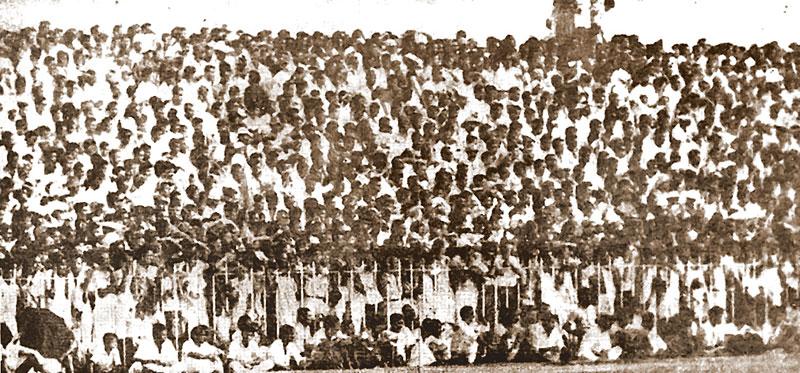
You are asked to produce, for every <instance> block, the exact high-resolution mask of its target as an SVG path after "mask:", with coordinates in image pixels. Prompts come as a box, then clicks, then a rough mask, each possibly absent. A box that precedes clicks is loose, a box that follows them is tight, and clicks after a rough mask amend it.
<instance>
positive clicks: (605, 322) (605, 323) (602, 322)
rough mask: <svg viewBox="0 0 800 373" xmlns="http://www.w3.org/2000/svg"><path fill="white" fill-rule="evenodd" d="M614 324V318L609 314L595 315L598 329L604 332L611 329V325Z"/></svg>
mask: <svg viewBox="0 0 800 373" xmlns="http://www.w3.org/2000/svg"><path fill="white" fill-rule="evenodd" d="M613 324H614V319H612V318H611V316H609V315H600V316H597V326H598V327H599V328H600V331H603V332H606V331H608V330H609V329H611V325H613Z"/></svg>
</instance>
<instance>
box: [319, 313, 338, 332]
mask: <svg viewBox="0 0 800 373" xmlns="http://www.w3.org/2000/svg"><path fill="white" fill-rule="evenodd" d="M322 326H323V328H325V335H326V336H327V337H328V338H332V337H333V336H335V335H336V333H337V332H338V331H339V328H340V323H339V318H337V317H336V316H333V315H329V316H326V317H325V320H323V322H322Z"/></svg>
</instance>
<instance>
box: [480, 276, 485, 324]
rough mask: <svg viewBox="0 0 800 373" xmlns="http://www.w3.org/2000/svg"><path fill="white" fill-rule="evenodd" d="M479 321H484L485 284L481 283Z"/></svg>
mask: <svg viewBox="0 0 800 373" xmlns="http://www.w3.org/2000/svg"><path fill="white" fill-rule="evenodd" d="M481 319H483V320H484V321H486V283H485V282H483V283H481Z"/></svg>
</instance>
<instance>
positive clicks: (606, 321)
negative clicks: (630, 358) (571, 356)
mask: <svg viewBox="0 0 800 373" xmlns="http://www.w3.org/2000/svg"><path fill="white" fill-rule="evenodd" d="M612 324H613V320H612V319H611V318H610V317H609V316H608V315H601V316H598V317H597V326H592V327H590V328H589V329H588V330H587V331H586V335H584V336H583V340H582V341H581V345H580V348H579V349H578V357H580V358H582V359H586V360H588V361H592V362H594V361H598V360H608V361H613V360H617V359H619V357H620V355H622V348H620V347H619V346H613V345H612V343H611V335H610V333H609V330H610V329H611V325H612Z"/></svg>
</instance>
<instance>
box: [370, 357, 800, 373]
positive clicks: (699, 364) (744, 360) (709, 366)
mask: <svg viewBox="0 0 800 373" xmlns="http://www.w3.org/2000/svg"><path fill="white" fill-rule="evenodd" d="M384 371H385V372H397V373H400V372H417V371H418V370H417V369H411V368H392V369H371V370H364V371H363V372H384ZM421 371H423V372H430V373H439V372H441V373H445V372H447V373H450V372H457V373H479V372H481V373H482V372H491V373H505V372H536V373H547V372H653V373H656V372H659V373H660V372H760V373H775V372H800V355H787V354H784V353H782V352H769V353H766V354H763V355H756V356H736V357H702V358H686V359H668V360H646V361H637V362H624V363H615V364H575V365H566V366H559V365H544V364H490V365H479V366H473V367H438V368H423V369H422V370H421Z"/></svg>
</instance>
